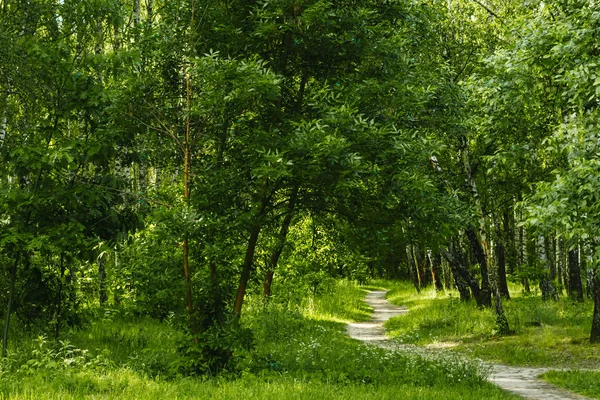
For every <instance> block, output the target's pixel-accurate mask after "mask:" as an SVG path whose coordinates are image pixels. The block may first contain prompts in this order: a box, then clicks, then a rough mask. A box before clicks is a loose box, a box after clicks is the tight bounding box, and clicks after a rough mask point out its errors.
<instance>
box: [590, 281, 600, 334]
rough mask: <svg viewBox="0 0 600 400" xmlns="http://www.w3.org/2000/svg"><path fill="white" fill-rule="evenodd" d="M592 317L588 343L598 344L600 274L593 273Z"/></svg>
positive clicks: (599, 328)
mask: <svg viewBox="0 0 600 400" xmlns="http://www.w3.org/2000/svg"><path fill="white" fill-rule="evenodd" d="M593 282H594V285H593V290H592V291H593V293H594V316H593V318H592V331H591V333H590V343H600V273H598V270H595V271H594V280H593Z"/></svg>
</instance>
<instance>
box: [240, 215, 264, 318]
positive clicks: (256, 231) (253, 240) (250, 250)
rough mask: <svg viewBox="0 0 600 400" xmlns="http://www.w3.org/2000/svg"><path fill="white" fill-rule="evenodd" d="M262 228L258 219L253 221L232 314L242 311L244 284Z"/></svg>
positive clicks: (246, 281) (247, 277)
mask: <svg viewBox="0 0 600 400" xmlns="http://www.w3.org/2000/svg"><path fill="white" fill-rule="evenodd" d="M261 228H262V224H261V221H260V220H258V221H256V222H255V223H254V226H253V227H252V231H251V232H250V240H249V241H248V247H247V249H246V257H245V258H244V264H243V265H242V273H241V276H240V283H239V286H238V290H237V294H236V296H235V303H234V305H233V315H235V316H236V317H238V318H239V317H240V315H241V313H242V306H243V304H244V295H245V294H246V286H247V285H248V281H249V280H250V271H251V270H252V265H253V264H254V252H255V250H256V244H257V242H258V236H259V235H260V230H261Z"/></svg>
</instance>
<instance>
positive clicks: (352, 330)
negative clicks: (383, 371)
mask: <svg viewBox="0 0 600 400" xmlns="http://www.w3.org/2000/svg"><path fill="white" fill-rule="evenodd" d="M385 294H386V291H385V290H375V291H370V292H368V293H367V296H366V299H365V301H366V302H367V304H369V306H371V307H373V315H372V317H371V320H370V321H368V322H355V323H350V324H348V325H347V328H346V329H347V332H348V335H349V336H350V337H352V338H354V339H358V340H362V341H363V342H365V343H368V344H371V345H375V346H379V347H383V348H385V349H388V350H392V351H408V352H411V353H417V354H419V355H421V356H423V357H425V358H435V357H443V354H442V351H441V350H439V349H429V348H425V347H419V346H415V345H405V344H401V343H398V342H396V341H394V340H391V339H389V338H388V337H387V336H385V329H384V328H383V323H384V322H385V321H387V320H388V319H390V318H392V317H395V316H397V315H402V314H406V313H408V312H409V310H408V308H406V307H399V306H396V305H393V304H391V303H390V302H388V301H387V300H386V299H385ZM486 365H488V366H489V367H490V370H491V374H490V376H489V378H488V380H489V381H490V382H492V383H494V384H496V385H498V386H499V387H501V388H502V389H504V390H507V391H509V392H512V393H515V394H518V395H520V396H521V397H523V398H525V399H532V400H586V399H588V398H587V397H583V396H580V395H578V394H575V393H571V392H568V391H566V390H563V389H561V388H558V387H556V386H554V385H551V384H549V383H546V382H544V381H541V380H539V379H537V377H538V376H539V375H540V374H542V373H544V372H546V371H549V370H550V369H551V368H529V367H512V366H508V365H502V364H492V363H486Z"/></svg>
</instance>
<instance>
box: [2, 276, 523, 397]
mask: <svg viewBox="0 0 600 400" xmlns="http://www.w3.org/2000/svg"><path fill="white" fill-rule="evenodd" d="M365 294H366V290H365V289H364V288H362V287H360V286H359V285H358V284H356V283H353V282H348V281H341V282H337V283H335V285H333V286H331V287H329V288H328V289H327V290H323V291H322V292H320V293H316V294H312V295H310V296H302V297H300V296H299V297H298V299H299V300H297V301H293V300H290V299H289V298H288V299H286V298H285V297H284V296H281V297H279V298H276V297H275V298H273V299H271V300H265V299H263V298H262V297H261V296H252V297H251V298H249V299H248V302H247V307H245V309H244V313H243V314H242V322H243V324H244V325H245V326H247V327H249V328H251V329H252V331H253V333H254V338H255V340H254V348H253V350H251V351H247V353H245V354H240V355H239V359H238V361H237V364H236V365H237V369H236V370H235V371H232V372H230V373H228V374H226V375H221V376H218V377H210V378H209V377H184V376H181V375H180V374H178V373H177V372H174V371H173V370H172V369H170V368H169V364H170V363H171V362H173V361H177V359H178V357H179V354H178V352H177V344H176V343H177V338H178V337H179V336H180V335H181V333H180V332H179V331H178V330H177V329H175V328H174V326H172V324H171V323H170V322H168V321H163V322H159V321H156V320H150V319H146V318H141V317H135V316H132V315H129V314H127V313H126V312H125V310H120V311H119V310H117V311H115V312H112V311H111V312H109V314H110V315H109V316H108V317H106V318H104V319H102V320H99V321H98V323H97V324H92V325H89V326H87V327H86V328H85V329H82V330H79V331H73V332H70V333H68V335H67V336H68V337H69V340H70V342H68V343H66V345H65V346H66V347H65V348H66V349H72V350H69V351H72V353H73V354H75V355H81V356H80V357H79V358H77V361H76V362H71V361H70V358H73V357H71V356H70V355H69V354H67V353H68V351H63V350H60V348H59V349H58V350H56V349H55V346H54V345H53V344H52V343H50V342H51V341H43V342H42V344H41V347H40V344H39V343H38V344H37V346H38V347H39V348H40V350H39V351H38V352H37V353H35V352H32V351H30V352H29V353H23V354H22V359H21V361H19V362H17V361H12V362H7V364H6V365H4V364H1V363H0V364H1V365H0V398H10V399H36V400H37V399H40V400H48V399H136V400H137V399H141V400H145V399H159V398H160V399H162V398H168V399H244V400H246V399H253V398H254V399H270V398H277V399H284V400H286V399H315V398H319V399H348V398H351V399H439V398H444V399H467V400H469V399H473V400H475V399H481V398H486V399H513V398H516V397H514V396H512V395H509V394H506V393H504V392H503V391H501V390H500V389H498V388H496V387H494V386H493V385H491V384H489V383H488V382H486V380H485V371H482V370H481V369H480V367H479V366H478V364H476V363H470V362H465V361H464V360H461V359H459V358H455V359H454V358H449V359H447V360H445V361H442V362H437V361H436V362H433V361H428V360H424V359H422V358H421V357H420V356H418V355H407V354H402V353H394V352H388V351H386V350H383V349H380V348H377V347H371V346H368V345H365V344H363V343H360V342H358V341H356V340H353V339H350V338H349V337H348V336H347V335H346V334H345V326H346V322H348V321H352V320H366V319H369V318H370V315H371V311H372V310H371V309H370V308H369V307H368V306H367V305H366V304H365V302H364V295H365ZM35 345H36V344H35V343H34V344H33V345H31V346H29V347H27V348H29V349H30V350H32V349H35ZM63 347H64V346H63ZM82 354H83V355H82ZM28 359H29V360H30V361H31V360H33V363H29V364H28V361H27V360H28ZM11 363H12V364H11ZM50 363H58V364H57V366H55V367H53V368H52V369H50V368H48V365H49V364H50ZM9 364H10V365H9ZM5 367H6V368H5Z"/></svg>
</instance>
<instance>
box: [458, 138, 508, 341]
mask: <svg viewBox="0 0 600 400" xmlns="http://www.w3.org/2000/svg"><path fill="white" fill-rule="evenodd" d="M463 141H464V143H463V145H464V147H463V152H462V156H463V163H464V167H465V172H466V175H467V182H468V184H469V186H470V189H471V194H472V196H473V201H474V202H475V208H476V210H477V214H478V215H477V216H478V219H479V238H478V239H479V240H477V236H476V235H471V237H469V239H470V240H471V242H472V244H475V246H473V247H474V250H476V255H477V258H478V261H479V266H480V267H481V278H482V280H481V300H482V303H483V305H485V306H488V305H491V292H492V291H493V292H494V294H495V307H494V310H495V311H496V325H497V327H498V331H499V333H500V334H505V333H509V332H510V329H509V326H508V320H507V319H506V315H505V314H504V309H503V308H502V298H501V296H500V291H499V290H498V279H497V271H493V269H492V268H493V267H492V253H491V250H490V248H489V245H488V238H487V228H486V223H485V213H484V212H483V205H482V204H481V198H480V196H479V191H478V189H477V182H476V180H475V176H474V174H473V170H472V168H471V163H470V160H469V152H468V151H469V144H468V142H467V139H466V138H463ZM473 236H475V237H473ZM473 239H475V240H473ZM480 246H481V247H480ZM490 281H492V285H490Z"/></svg>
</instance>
